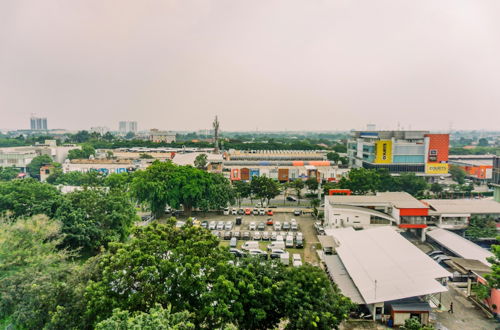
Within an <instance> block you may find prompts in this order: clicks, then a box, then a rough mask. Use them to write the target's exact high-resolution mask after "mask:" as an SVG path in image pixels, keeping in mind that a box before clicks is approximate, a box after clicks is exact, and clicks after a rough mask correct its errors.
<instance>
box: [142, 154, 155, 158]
mask: <svg viewBox="0 0 500 330" xmlns="http://www.w3.org/2000/svg"><path fill="white" fill-rule="evenodd" d="M139 158H140V159H153V158H154V157H153V156H151V155H150V154H147V153H141V154H139Z"/></svg>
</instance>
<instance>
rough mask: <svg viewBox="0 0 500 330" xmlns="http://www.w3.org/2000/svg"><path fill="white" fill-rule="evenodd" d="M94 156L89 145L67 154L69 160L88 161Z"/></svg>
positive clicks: (93, 151)
mask: <svg viewBox="0 0 500 330" xmlns="http://www.w3.org/2000/svg"><path fill="white" fill-rule="evenodd" d="M90 156H95V149H94V147H93V146H92V145H91V144H88V143H85V144H83V145H82V148H81V149H73V150H70V151H69V152H68V158H69V159H88V158H89V157H90Z"/></svg>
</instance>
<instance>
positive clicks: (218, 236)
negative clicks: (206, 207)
mask: <svg viewBox="0 0 500 330" xmlns="http://www.w3.org/2000/svg"><path fill="white" fill-rule="evenodd" d="M212 234H213V235H214V236H215V237H217V238H220V235H221V232H220V231H218V230H214V231H212Z"/></svg>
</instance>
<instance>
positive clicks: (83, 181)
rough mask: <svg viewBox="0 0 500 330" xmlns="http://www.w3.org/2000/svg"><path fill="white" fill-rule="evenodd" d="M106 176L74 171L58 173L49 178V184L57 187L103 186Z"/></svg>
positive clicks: (94, 172) (97, 173)
mask: <svg viewBox="0 0 500 330" xmlns="http://www.w3.org/2000/svg"><path fill="white" fill-rule="evenodd" d="M104 179H105V178H104V176H103V175H102V174H101V173H99V172H96V171H93V172H86V173H83V172H78V171H72V172H68V173H58V174H54V177H53V176H52V175H51V176H49V177H48V178H47V182H49V183H52V184H56V185H59V184H61V185H68V186H91V187H96V186H102V185H103V182H104Z"/></svg>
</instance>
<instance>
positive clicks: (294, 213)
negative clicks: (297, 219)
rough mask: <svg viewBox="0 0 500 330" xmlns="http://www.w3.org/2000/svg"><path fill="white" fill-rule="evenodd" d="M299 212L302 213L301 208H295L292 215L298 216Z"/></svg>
mask: <svg viewBox="0 0 500 330" xmlns="http://www.w3.org/2000/svg"><path fill="white" fill-rule="evenodd" d="M301 214H302V210H295V211H293V215H297V216H299V215H301Z"/></svg>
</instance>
